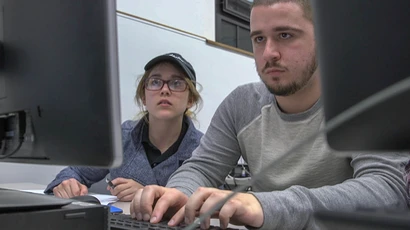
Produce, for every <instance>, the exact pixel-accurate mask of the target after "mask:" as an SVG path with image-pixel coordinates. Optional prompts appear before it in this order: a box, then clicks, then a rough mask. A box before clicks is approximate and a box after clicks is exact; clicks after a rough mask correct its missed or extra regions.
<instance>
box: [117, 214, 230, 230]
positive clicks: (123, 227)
mask: <svg viewBox="0 0 410 230" xmlns="http://www.w3.org/2000/svg"><path fill="white" fill-rule="evenodd" d="M109 224H110V228H109V229H111V230H128V229H142V230H182V229H184V227H186V225H180V226H178V227H169V226H168V225H167V222H160V223H158V224H151V223H149V222H145V221H140V220H136V219H132V218H131V216H130V215H125V214H110V222H109ZM197 229H200V228H199V227H198V228H197ZM209 229H210V230H219V229H221V228H219V227H217V226H211V227H210V228H209ZM227 229H228V230H235V229H234V228H227Z"/></svg>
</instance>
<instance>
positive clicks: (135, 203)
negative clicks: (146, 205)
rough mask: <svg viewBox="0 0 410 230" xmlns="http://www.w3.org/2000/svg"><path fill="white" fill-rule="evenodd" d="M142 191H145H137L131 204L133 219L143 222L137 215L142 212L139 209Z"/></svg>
mask: <svg viewBox="0 0 410 230" xmlns="http://www.w3.org/2000/svg"><path fill="white" fill-rule="evenodd" d="M142 191H143V189H138V190H137V192H136V193H135V195H134V198H133V199H132V201H131V204H130V214H131V216H132V217H133V218H137V219H138V220H142V218H138V217H137V214H136V212H137V210H138V211H139V210H140V208H139V205H140V202H139V201H140V200H141V195H142Z"/></svg>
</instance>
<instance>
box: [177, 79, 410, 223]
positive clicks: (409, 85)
mask: <svg viewBox="0 0 410 230" xmlns="http://www.w3.org/2000/svg"><path fill="white" fill-rule="evenodd" d="M407 90H410V77H407V78H405V79H403V80H401V81H399V82H396V83H394V84H393V85H390V86H388V87H387V88H385V89H383V90H381V91H379V92H377V93H375V94H373V95H371V96H370V97H368V98H366V99H364V100H362V101H360V102H359V103H357V104H355V105H353V106H352V107H350V108H348V109H346V110H345V111H343V112H342V113H340V114H339V115H337V116H336V117H334V118H333V119H331V120H330V121H329V122H328V123H327V124H326V125H325V128H322V129H321V130H319V131H318V132H317V133H315V134H312V135H311V136H309V137H308V138H306V139H305V140H303V141H301V142H299V143H298V144H296V145H295V146H293V147H292V148H290V149H289V150H288V151H286V154H285V155H286V156H288V155H290V154H291V153H292V152H294V151H295V150H297V149H299V148H300V147H301V146H303V145H304V144H307V143H309V142H310V141H312V140H314V139H315V138H316V137H317V136H319V135H320V134H322V133H326V132H330V131H332V130H333V129H335V128H337V127H339V126H340V125H342V124H344V123H345V122H347V121H349V120H350V119H352V118H354V117H356V116H357V115H359V114H361V113H362V112H365V111H367V110H368V109H370V108H372V107H373V106H376V105H378V104H379V103H381V102H383V101H385V100H388V99H390V98H392V97H395V96H396V95H399V94H401V93H403V92H405V91H407ZM278 162H280V161H272V162H271V163H270V164H268V165H267V166H266V167H265V168H271V167H274V166H275V164H277V163H278ZM262 172H264V170H261V171H260V173H259V174H256V175H254V176H253V177H251V179H250V180H249V181H248V183H245V184H244V185H242V186H239V187H237V188H235V189H234V190H232V193H231V194H229V195H228V196H227V197H225V198H224V199H223V200H221V201H220V202H218V203H217V204H216V205H215V206H214V207H212V208H211V209H210V210H209V211H207V212H206V213H204V214H202V215H201V216H199V217H198V218H197V219H196V220H195V221H194V222H193V223H192V224H190V225H188V226H187V227H185V228H184V230H194V229H196V227H197V226H198V225H199V224H200V223H201V221H204V219H206V218H208V217H210V216H211V215H212V213H214V212H215V211H217V210H220V209H221V208H222V206H223V205H224V204H225V203H226V202H227V201H228V200H229V199H231V198H232V197H233V196H234V195H236V194H237V193H238V192H239V191H241V190H244V189H245V188H246V187H248V186H252V185H253V184H254V182H255V181H258V180H259V179H260V177H261V175H262Z"/></svg>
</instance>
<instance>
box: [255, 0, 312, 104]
mask: <svg viewBox="0 0 410 230" xmlns="http://www.w3.org/2000/svg"><path fill="white" fill-rule="evenodd" d="M250 19H251V20H250V27H251V39H252V44H253V52H254V56H255V62H256V69H257V71H258V74H259V76H260V78H261V79H262V81H263V82H264V83H265V85H266V87H267V88H268V89H269V91H270V92H271V93H273V94H275V95H277V96H289V95H292V94H294V93H296V92H297V91H299V90H300V89H302V88H303V87H305V86H306V85H307V84H309V82H310V79H311V78H312V75H313V73H314V72H315V71H316V69H317V64H316V55H315V40H314V29H313V24H312V22H311V21H309V20H308V19H306V18H305V17H304V16H303V10H302V8H301V7H300V6H299V5H297V4H296V3H276V4H273V5H270V6H256V7H254V8H253V9H252V12H251V18H250Z"/></svg>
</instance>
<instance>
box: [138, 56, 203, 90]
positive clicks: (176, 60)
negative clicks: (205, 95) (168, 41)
mask: <svg viewBox="0 0 410 230" xmlns="http://www.w3.org/2000/svg"><path fill="white" fill-rule="evenodd" d="M164 61H167V62H171V63H173V64H176V65H177V66H180V67H181V68H182V69H183V70H184V72H185V73H186V75H187V76H188V77H189V79H191V81H192V82H193V83H194V85H196V84H195V82H196V75H195V70H194V68H193V67H192V65H191V64H190V63H189V62H188V61H187V60H185V59H184V58H183V57H182V56H181V55H180V54H178V53H167V54H163V55H160V56H158V57H155V58H153V59H152V60H151V61H149V62H148V63H147V64H146V65H145V67H144V69H145V71H147V70H149V69H151V68H152V67H154V66H155V65H156V64H158V63H160V62H164Z"/></svg>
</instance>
